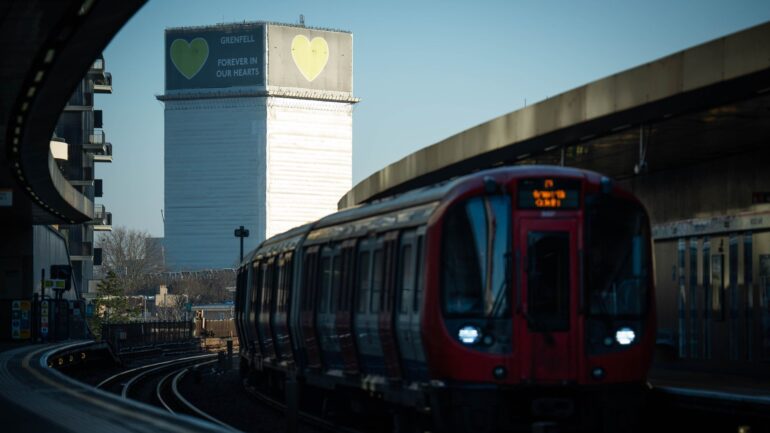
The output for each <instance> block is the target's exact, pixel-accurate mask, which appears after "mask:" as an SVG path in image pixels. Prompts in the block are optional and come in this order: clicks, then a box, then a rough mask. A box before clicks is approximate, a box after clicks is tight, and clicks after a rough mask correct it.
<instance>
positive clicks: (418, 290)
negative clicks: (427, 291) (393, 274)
mask: <svg viewBox="0 0 770 433" xmlns="http://www.w3.org/2000/svg"><path fill="white" fill-rule="evenodd" d="M422 260H423V255H422V236H420V237H418V238H417V260H416V263H415V271H414V274H415V278H416V281H415V285H414V286H415V291H414V303H413V304H412V306H413V308H414V311H415V312H418V311H420V304H421V303H422V284H423V278H422V275H421V272H422Z"/></svg>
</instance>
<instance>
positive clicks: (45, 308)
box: [40, 300, 50, 338]
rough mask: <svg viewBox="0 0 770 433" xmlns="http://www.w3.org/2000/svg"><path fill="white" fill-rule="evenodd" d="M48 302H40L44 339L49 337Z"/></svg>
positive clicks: (41, 331) (41, 329) (41, 332)
mask: <svg viewBox="0 0 770 433" xmlns="http://www.w3.org/2000/svg"><path fill="white" fill-rule="evenodd" d="M49 313H50V311H49V306H48V301H47V300H43V301H41V302H40V335H41V336H42V337H43V338H46V337H48V330H49V329H48V325H49V323H48V315H49Z"/></svg>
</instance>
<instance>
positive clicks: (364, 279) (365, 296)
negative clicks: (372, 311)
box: [358, 251, 371, 313]
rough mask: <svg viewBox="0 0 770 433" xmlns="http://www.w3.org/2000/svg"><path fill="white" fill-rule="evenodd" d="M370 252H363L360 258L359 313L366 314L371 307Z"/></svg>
mask: <svg viewBox="0 0 770 433" xmlns="http://www.w3.org/2000/svg"><path fill="white" fill-rule="evenodd" d="M369 266H370V263H369V251H363V252H361V254H360V255H359V256H358V312H359V313H366V307H367V305H369V289H370V288H371V287H370V286H371V285H370V284H369V283H370V281H371V275H369Z"/></svg>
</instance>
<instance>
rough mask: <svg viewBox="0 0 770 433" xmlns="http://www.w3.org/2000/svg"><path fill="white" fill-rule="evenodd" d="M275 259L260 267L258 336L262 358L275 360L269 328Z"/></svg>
mask: <svg viewBox="0 0 770 433" xmlns="http://www.w3.org/2000/svg"><path fill="white" fill-rule="evenodd" d="M274 276H275V257H271V258H270V259H269V260H267V261H263V262H262V264H261V265H260V273H259V278H260V281H259V285H260V290H259V294H260V298H261V299H262V301H261V302H260V310H259V336H260V338H261V340H262V349H263V352H262V356H264V357H265V358H266V359H275V345H274V342H273V330H272V329H271V328H272V327H271V326H270V314H271V312H272V310H273V303H274V300H275V284H274V282H275V278H274Z"/></svg>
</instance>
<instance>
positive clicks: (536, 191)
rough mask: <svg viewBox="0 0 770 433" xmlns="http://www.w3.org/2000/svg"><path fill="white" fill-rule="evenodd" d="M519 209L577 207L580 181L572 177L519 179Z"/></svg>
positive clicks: (578, 204)
mask: <svg viewBox="0 0 770 433" xmlns="http://www.w3.org/2000/svg"><path fill="white" fill-rule="evenodd" d="M518 196H519V198H518V205H519V209H577V208H578V207H580V181H579V180H573V179H558V178H546V179H524V180H521V181H519V188H518Z"/></svg>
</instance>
